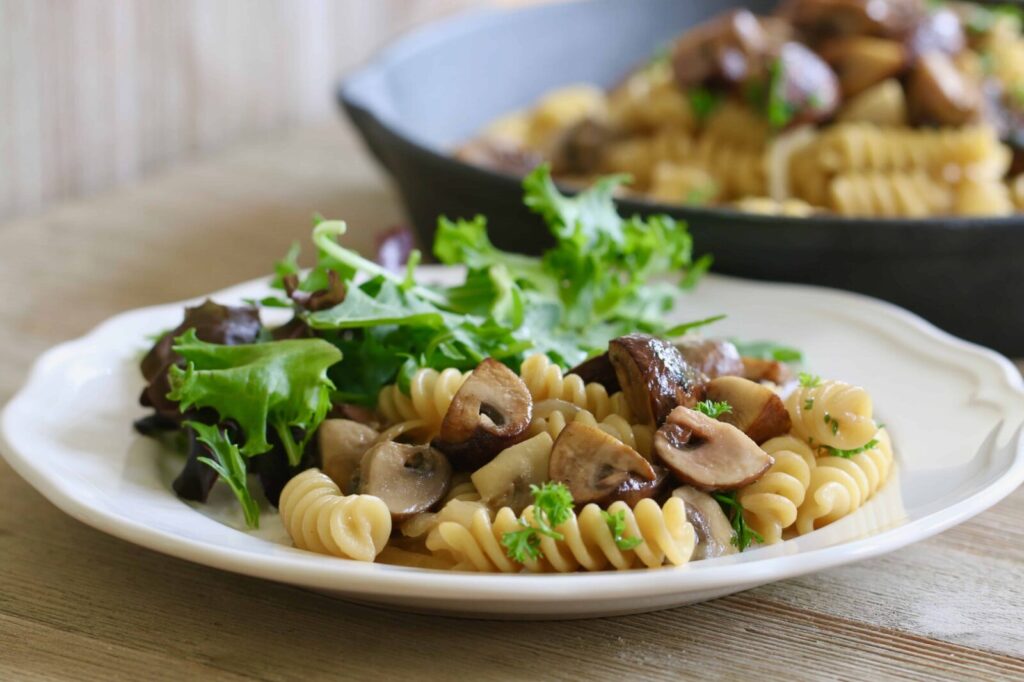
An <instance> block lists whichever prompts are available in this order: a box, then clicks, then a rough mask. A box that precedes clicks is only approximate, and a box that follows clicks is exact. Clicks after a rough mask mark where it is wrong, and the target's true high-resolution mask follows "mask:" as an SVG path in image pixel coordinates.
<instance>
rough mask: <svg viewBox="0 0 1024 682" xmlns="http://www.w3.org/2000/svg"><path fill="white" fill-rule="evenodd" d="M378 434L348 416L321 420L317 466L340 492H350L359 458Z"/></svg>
mask: <svg viewBox="0 0 1024 682" xmlns="http://www.w3.org/2000/svg"><path fill="white" fill-rule="evenodd" d="M379 435H380V434H379V433H378V432H377V430H376V429H373V428H370V427H369V426H367V425H366V424H360V423H359V422H357V421H352V420H351V419H325V420H324V421H323V423H322V424H320V428H319V429H318V430H317V439H318V441H319V444H320V469H321V471H323V472H324V473H325V474H327V475H328V476H330V478H331V480H332V481H334V482H335V483H337V484H338V487H339V488H341V492H342V493H344V494H346V495H347V494H349V493H351V492H353V490H354V480H353V478H354V475H355V473H356V471H357V470H358V469H359V462H360V461H361V460H362V459H363V455H364V454H366V451H367V450H369V449H370V446H371V445H373V441H375V440H377V436H379Z"/></svg>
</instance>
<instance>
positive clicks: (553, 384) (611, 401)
mask: <svg viewBox="0 0 1024 682" xmlns="http://www.w3.org/2000/svg"><path fill="white" fill-rule="evenodd" d="M519 374H520V376H521V377H522V379H523V383H525V384H526V387H527V388H528V389H529V390H530V395H532V396H533V400H534V402H540V401H543V400H564V401H566V402H568V403H572V404H573V405H576V406H578V407H581V408H583V409H584V410H587V411H588V412H591V413H593V415H594V416H595V417H596V418H597V419H598V420H599V421H600V420H602V419H604V418H605V417H607V416H608V415H610V414H617V415H619V416H621V417H624V418H626V419H629V418H631V417H632V413H631V412H630V410H629V404H628V403H627V402H626V398H625V396H624V395H622V392H621V391H619V392H617V393H614V394H613V395H608V391H607V390H606V389H605V387H604V386H602V385H601V384H598V383H594V382H591V383H589V384H588V383H584V381H583V379H581V378H580V377H579V376H577V375H576V374H562V368H561V367H559V366H558V365H556V364H555V363H553V362H551V360H550V359H548V356H546V355H543V354H540V353H538V354H535V355H531V356H530V357H528V358H526V360H524V361H523V364H522V368H521V369H520V372H519Z"/></svg>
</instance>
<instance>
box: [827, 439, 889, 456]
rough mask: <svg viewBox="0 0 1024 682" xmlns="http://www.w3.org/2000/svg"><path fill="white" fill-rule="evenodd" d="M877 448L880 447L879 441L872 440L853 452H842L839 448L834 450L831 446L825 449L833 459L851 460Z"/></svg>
mask: <svg viewBox="0 0 1024 682" xmlns="http://www.w3.org/2000/svg"><path fill="white" fill-rule="evenodd" d="M876 447H878V439H877V438H872V439H871V440H869V441H868V442H867V443H864V445H861V446H860V447H859V448H853V449H852V450H840V449H839V448H833V447H831V446H826V448H825V449H826V450H827V451H828V454H830V455H832V456H833V457H842V458H843V459H850V458H851V457H853V456H854V455H859V454H860V453H862V452H867V451H868V450H873V449H874V448H876Z"/></svg>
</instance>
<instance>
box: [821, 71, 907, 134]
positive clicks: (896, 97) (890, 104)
mask: <svg viewBox="0 0 1024 682" xmlns="http://www.w3.org/2000/svg"><path fill="white" fill-rule="evenodd" d="M836 120H837V121H842V122H844V123H847V122H848V123H873V124H875V125H877V126H905V125H907V96H906V94H905V93H904V92H903V85H902V84H900V82H899V81H898V80H896V79H895V78H889V79H888V80H884V81H882V82H881V83H876V84H875V85H872V86H871V87H870V88H868V89H867V90H865V91H864V92H862V93H860V94H858V95H856V96H854V97H852V98H850V99H849V100H847V101H846V102H845V103H844V104H843V109H842V111H840V112H839V115H838V116H837V117H836Z"/></svg>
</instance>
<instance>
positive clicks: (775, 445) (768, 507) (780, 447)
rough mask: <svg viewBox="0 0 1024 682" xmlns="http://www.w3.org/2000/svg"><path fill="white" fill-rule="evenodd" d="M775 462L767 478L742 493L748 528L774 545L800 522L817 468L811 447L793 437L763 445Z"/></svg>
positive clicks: (764, 541) (785, 437)
mask: <svg viewBox="0 0 1024 682" xmlns="http://www.w3.org/2000/svg"><path fill="white" fill-rule="evenodd" d="M761 449H762V450H764V451H765V452H767V453H768V454H770V455H771V456H772V457H773V458H774V460H775V463H774V464H772V466H771V468H770V469H768V471H767V472H766V473H765V475H764V476H763V477H762V478H761V479H760V480H758V481H756V482H755V483H752V484H750V485H748V486H747V487H745V488H743V489H742V490H740V492H739V501H740V504H742V505H743V508H744V510H745V512H744V513H745V517H746V521H747V523H748V525H749V526H750V527H751V528H753V529H754V530H755V531H757V532H758V533H760V534H761V536H762V538H763V543H764V544H766V545H770V544H773V543H776V542H778V541H779V540H781V539H782V532H783V531H784V530H785V529H786V528H789V527H790V526H792V525H793V524H794V523H796V520H797V510H798V509H799V507H800V505H801V504H803V501H804V497H805V496H806V494H807V487H808V486H809V485H810V482H811V471H812V470H813V469H814V466H815V458H814V453H813V452H812V451H811V448H810V446H808V445H807V443H804V442H803V441H801V440H799V439H797V438H794V437H792V436H779V437H777V438H772V439H771V440H768V441H766V442H765V443H763V444H762V445H761Z"/></svg>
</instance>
